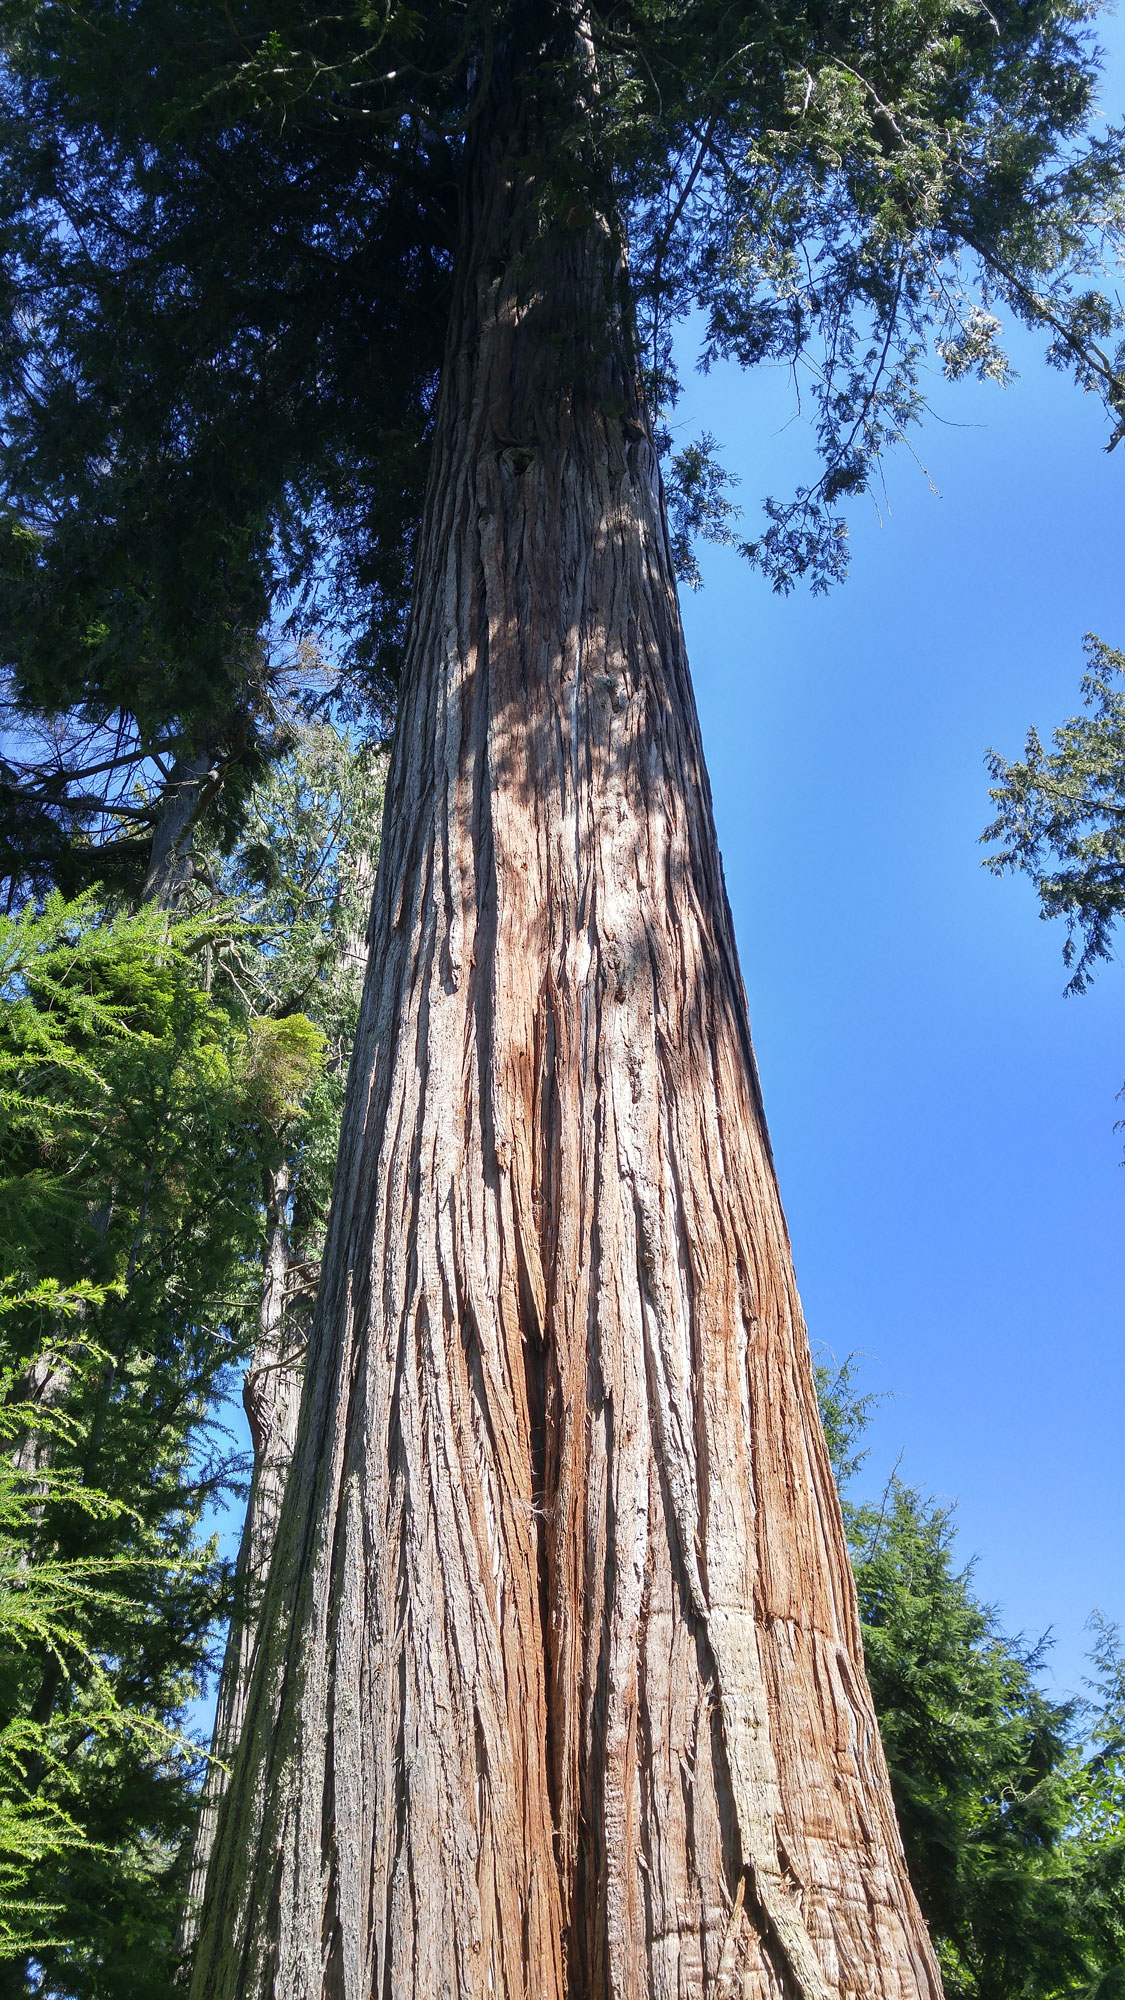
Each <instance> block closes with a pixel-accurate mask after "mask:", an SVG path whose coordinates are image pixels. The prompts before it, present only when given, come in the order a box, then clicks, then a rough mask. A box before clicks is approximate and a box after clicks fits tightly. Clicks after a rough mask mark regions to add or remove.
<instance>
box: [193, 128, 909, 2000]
mask: <svg viewBox="0 0 1125 2000" xmlns="http://www.w3.org/2000/svg"><path fill="white" fill-rule="evenodd" d="M535 138H536V134H535V133H534V132H533V131H532V132H530V133H529V131H528V129H527V128H526V127H525V128H524V129H522V130H518V131H516V132H514V134H513V135H512V137H511V138H510V139H509V140H505V137H504V132H503V124H502V121H497V123H495V124H494V125H493V126H492V128H491V130H488V129H484V130H482V132H481V134H480V136H479V137H478V140H477V142H476V145H475V150H474V164H473V167H472V169H471V172H470V176H469V182H468V187H467V192H466V197H465V214H466V224H465V232H464V246H463V251H462V255H461V260H460V264H459V268H458V272H457V276H456V300H455V305H454V317H453V331H452V336H451V343H450V350H449V360H448V365H447V368H446V374H445V379H444V381H443V385H442V391H441V399H440V406H439V412H438V418H437V433H436V439H435V446H434V455H433V466H432V473H431V479H430V487H429V497H428V502H427V508H426V514H425V520H424V525H423V532H422V537H421V543H420V547H419V550H418V556H417V594H416V603H415V608H414V614H413V622H412V630H411V636H410V642H409V655H408V668H407V676H406V683H405V690H404V696H403V702H402V710H401V715H400V720H399V725H398V731H397V735H396V740H395V748H394V754H393V761H392V768H391V775H390V780H389V785H388V796H387V810H386V820H385V826H384V836H383V848H382V856H381V860H380V867H379V877H378V883H377V887H376V893H375V915H374V929H373V948H372V957H371V966H370V972H369V977H368V983H367V990H366V997H365V1002H364V1009H363V1017H362V1022H361V1028H360V1035H359V1041H358V1044H357V1049H356V1053H355V1058H354V1067H353V1073H352V1081H351V1090H350V1105H349V1111H348V1114H347V1117H346V1121H345V1131H344V1137H343V1142H342V1148H341V1155H340V1167H339V1180H338V1193H337V1198H336V1202H335V1211H334V1218H333V1224H332V1228H331V1231H330V1240H329V1244H328V1248H327V1252H326V1258H325V1266H324V1278H323V1282H322V1288H321V1297H320V1302H319V1306H318V1317H317V1328H316V1333H315V1335H314V1342H313V1349H312V1353H311V1356H310V1364H309V1376H308V1385H307V1390H306V1395H305V1404H304V1408H303V1412H302V1423H301V1433H300V1437H299V1440H298V1446H297V1453H296V1457H295V1460H294V1469H293V1476H292V1478H291V1480H290V1486H289V1493H288V1497H287V1502H286V1507H285V1510H284V1514H283V1518H282V1525H281V1532H280V1539H279V1546H278V1552H277V1557H276V1559H275V1562H274V1567H273V1572H272V1576H271V1581H270V1588H269V1593H268V1597H267V1604H266V1610H265V1614H264V1624H263V1631H262V1638H261V1642H260V1645H259V1648H258V1659H257V1666H256V1671H255V1676H254V1682H253V1687H252V1690H251V1695H250V1703H249V1711H248V1717H247V1725H246V1733H245V1739H244V1743H243V1749H242V1754H241V1756H240V1758H239V1761H238V1765H237V1768H236V1771H235V1776H234V1779H233V1782H232V1786H231V1789H230V1792H229V1794H228V1798H227V1801H226V1804H225V1806H224V1811H223V1816H222V1822H221V1826H220V1834H219V1841H218V1846H217V1850H216V1855H215V1859H214V1862H213V1865H212V1870H211V1876H210V1881H209V1888H208V1902H207V1911H206V1916H205V1921H204V1928H203V1934H202V1937H201V1940H200V1945H199V1950H198V1953H197V1965H196V1973H195V1984H194V1988H193V1992H194V1993H195V1995H196V1996H197V2000H204V1996H206V2000H235V1996H238V2000H265V1996H271V2000H282V1996H284V2000H373V1997H374V1996H376V1995H378V1996H388V2000H437V1996H441V1995H450V1996H452V1995H456V1996H458V2000H476V1996H481V2000H484V1996H490V1995H497V1996H508V2000H517V1996H519V2000H562V1996H564V1995H565V1996H570V2000H601V1996H603V1995H604V1996H611V1995H612V1996H615V2000H642V1996H646V1997H647V1996H652V2000H672V1996H689V1995H690V1996H698V2000H703V1996H708V2000H710V1996H718V1995H734V1994H740V1995H742V1996H745V2000H782V1996H785V2000H826V1996H832V2000H844V1996H848V2000H937V1996H938V1995H939V1994H940V1982H939V1979H938V1975H937V1971H936V1967H935V1964H934V1960H933V1957H932V1954H931V1952H930V1948H929V1944H928V1942H927V1939H926V1936H925V1932H924V1928H923V1925H922V1922H921V1919H920V1917H919V1914H918V1910H917V1907H916V1904H915V1902H914V1898H913V1896H912V1893H911V1890H910V1887H909V1884H908V1882H907V1878H906V1873H905V1869H904V1865H903V1859H902V1852H901V1847H900V1844H899V1839H898V1834H897V1831H896V1827H895V1822H894V1814H893V1808H892V1804H891V1799H890V1793H889V1789H888V1784H887V1777H886V1771H885V1767H884V1763H883V1757H882V1752H881V1749H880V1745H879V1738H878V1732H877V1729H876V1724H875V1718H874V1714H873V1711H872V1707H871V1701H870V1697H869V1694H868V1692H867V1687H866V1683H865V1680H864V1673H863V1664H862V1655H861V1646H860V1635H859V1626H858V1620H857V1614H856V1604H855V1597H854V1592H853V1588H852V1582H851V1576H850V1571H849V1566H848V1560H847V1553H846V1549H845V1544H844V1537H843V1532H842V1527H841V1521H840V1513H839V1508H838V1504H837V1501H836V1495H835V1491H834V1488H833V1484H832V1478H831V1474H830V1470H829V1466H828V1461H827V1457H826V1454H825V1449H824V1444H823V1439H822V1436H821V1430H820V1424H819V1419H818V1415H817V1409H816V1399H815V1394H814V1385H813V1379H812V1373H811V1369H810V1363H809V1355H808V1348H807V1341H806V1336H805V1331H804V1327H803V1324H802V1320H801V1313H800V1306H799V1302H798V1299H797V1294H796V1289H795V1285H794V1280H793V1274H792V1267H791V1261H790V1254H789V1245H788V1241H787V1236H786V1230H785V1224H784V1220H783V1217H782V1213H781V1208H780V1205H779V1201H778V1195H777V1189H776V1185H775V1179H774V1173H773V1167H772V1163H771V1158H770V1151H769V1143H768V1139H767V1136H766V1129H765V1124H764V1120H763V1116H762V1108H761V1102H760V1097H759V1091H758V1084H757V1078H756V1073H755V1068H754V1060H753V1055H752V1052H751V1046H750V1040H749V1032H748V1028H747V1022H746V1008H745V1000H744V995H743V990H742V984H741V979H740V975H739V971H738V965H737V960H736V954H735V947H734V939H733V935H732V931H731V923H730V916H729V912H728V908H727V903H726V897H725V893H724V888H723V881H722V874H721V867H720V863H719V858H718V851H717V848H716V843H715V835H714V830H713V825H712V818H711V808H710V801H709V796H708V788H707V780H706V776H705V773H704V768H703V760H702V754H701V749H700V742H699V733H698V727H697V723H696V717H695V709H694V704H693V699H692V693H691V687H690V682H689V679H688V671H687V663H686V659H685V654H684V647H683V639H682V635H681V630H680V624H679V617H678V612H677V605H676V593H675V586H674V582H673V578H672V571H671V563H670V555H669V548H668V539H667V534H666V529H665V525H664V521H663V513H662V505H661V499H660V491H659V480H658V473H657V467H656V462H655V457H654V453H653V449H652V446H651V443H650V441H649V438H648V435H647V430H646V426H645V424H644V421H643V416H642V412H641V410H640V408H639V405H638V400H637V393H636V388H635V384H634V381H633V378H632V374H631V370H630V365H629V358H628V357H629V327H628V313H627V304H626V301H625V299H624V287H623V280H622V274H621V268H620V263H619V260H618V258H617V256H616V255H615V251H614V245H613V238H612V230H611V228H610V225H609V223H608V222H607V221H606V220H605V219H604V218H602V217H599V216H598V215H597V214H592V213H591V212H590V209H589V207H588V206H586V207H584V206H583V204H582V203H581V202H577V201H576V202H574V203H573V204H571V205H570V206H569V207H568V206H567V205H566V204H565V203H563V204H561V205H560V204H559V203H557V202H556V201H554V199H553V196H552V190H551V186H550V184H549V181H548V177H547V174H546V166H545V161H544V159H542V158H540V159H539V161H538V164H537V162H536V159H535V156H534V141H535Z"/></svg>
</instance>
